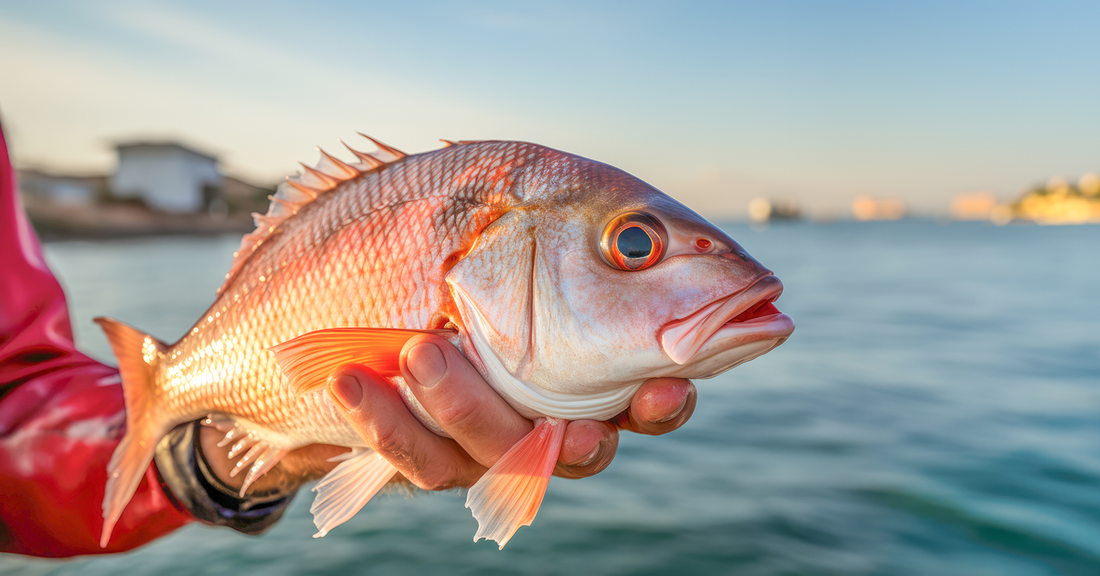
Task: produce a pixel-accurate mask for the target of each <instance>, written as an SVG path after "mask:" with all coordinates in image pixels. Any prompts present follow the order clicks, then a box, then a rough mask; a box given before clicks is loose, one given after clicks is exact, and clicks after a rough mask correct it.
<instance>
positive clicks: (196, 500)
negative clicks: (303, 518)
mask: <svg viewBox="0 0 1100 576" xmlns="http://www.w3.org/2000/svg"><path fill="white" fill-rule="evenodd" d="M201 429H202V424H200V423H199V422H188V423H186V424H180V425H179V426H176V427H175V428H174V429H172V431H171V432H169V433H168V434H167V435H165V437H164V438H162V439H161V441H160V442H159V443H158V444H157V449H156V456H155V461H156V465H157V473H158V475H159V477H160V482H161V486H162V487H163V488H164V492H165V494H167V495H168V498H169V499H170V500H172V502H173V504H175V505H176V506H177V507H178V508H181V509H183V510H186V511H188V512H190V513H191V515H192V516H194V517H195V519H196V520H198V521H200V522H203V523H206V524H212V525H215V526H228V527H229V528H232V529H234V530H236V531H238V532H242V533H244V534H260V533H262V532H263V531H264V530H267V529H268V528H269V527H271V525H272V524H274V523H275V522H277V521H278V520H279V518H281V517H282V516H283V511H284V510H286V507H287V504H289V503H290V500H291V499H292V498H293V497H294V493H293V492H292V493H290V494H283V493H271V494H249V495H247V496H245V497H243V498H242V497H240V496H238V494H237V492H236V491H234V490H233V489H232V488H230V487H229V486H226V485H225V484H224V483H223V482H222V481H221V480H219V479H218V478H217V477H216V476H214V474H213V473H211V472H210V469H209V466H208V465H207V463H206V459H205V458H204V456H203V454H202V450H201V449H200V447H199V431H200V430H201Z"/></svg>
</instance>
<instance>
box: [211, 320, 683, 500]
mask: <svg viewBox="0 0 1100 576" xmlns="http://www.w3.org/2000/svg"><path fill="white" fill-rule="evenodd" d="M401 371H402V374H403V375H404V377H405V381H406V382H407V383H408V385H409V387H410V388H411V390H412V392H413V394H414V395H415V396H416V397H417V399H418V400H419V401H420V403H421V405H423V406H424V408H425V409H426V410H427V411H428V413H429V414H430V415H431V416H432V418H433V419H434V420H435V421H436V422H438V423H439V425H440V426H441V427H442V428H443V429H444V430H445V431H446V432H447V433H448V434H449V435H450V436H451V438H453V440H452V439H449V438H444V437H442V436H438V435H436V434H435V433H434V432H432V431H430V430H428V429H427V428H425V427H424V425H423V424H421V423H420V421H419V420H418V419H417V418H416V417H415V416H414V415H413V414H412V413H411V412H410V411H409V409H408V407H406V406H405V402H404V400H402V399H401V396H400V394H399V393H398V392H397V391H396V390H394V388H393V386H391V385H390V383H389V382H387V381H386V380H384V379H383V378H381V377H380V376H378V375H377V374H376V373H375V372H374V371H373V370H371V369H370V368H367V367H364V366H355V365H353V366H345V367H343V368H341V369H340V370H338V371H337V372H336V373H334V374H333V376H332V378H331V379H330V381H329V388H328V393H329V394H330V396H331V397H332V398H333V399H334V400H336V401H337V402H336V404H337V406H338V407H343V408H344V416H345V417H346V418H347V419H348V422H349V423H351V425H352V426H354V427H355V429H356V431H358V432H359V434H360V435H361V436H362V437H363V438H364V439H365V440H366V441H367V443H368V444H369V445H370V446H371V447H372V448H373V449H375V450H377V451H378V452H379V453H380V454H382V456H383V457H385V458H386V459H387V460H388V461H389V462H390V463H391V464H393V465H394V466H395V467H396V468H397V469H398V471H400V472H401V474H402V475H403V476H404V477H405V478H406V479H407V480H408V481H409V482H411V483H413V484H414V485H416V486H418V487H420V488H423V489H425V490H442V489H447V488H453V487H457V486H463V487H469V486H472V485H473V484H474V483H475V482H477V480H478V479H479V478H481V476H482V474H484V473H485V471H486V470H488V468H489V467H490V466H492V465H493V464H494V463H496V461H497V460H498V459H500V457H501V456H503V455H504V453H505V452H507V451H508V449H509V448H511V447H512V446H513V445H514V444H515V443H516V442H518V441H519V440H520V439H522V438H523V437H524V436H526V435H527V433H528V432H530V431H531V429H532V428H533V426H534V424H533V423H532V422H531V421H530V420H527V419H526V418H524V417H523V416H521V415H520V414H519V413H518V412H516V411H515V410H514V409H513V408H512V407H511V406H510V405H509V404H508V403H507V402H505V401H504V399H503V398H501V397H500V395H498V394H497V393H496V392H495V391H494V390H493V389H492V388H491V387H490V386H489V384H488V383H486V382H485V380H484V379H482V377H481V375H480V374H479V373H478V372H477V370H476V369H475V368H474V367H473V366H472V365H471V364H470V362H469V361H468V360H467V359H466V358H465V357H464V356H463V355H462V354H461V353H460V352H459V351H458V349H456V348H455V347H454V346H452V345H451V344H450V343H449V342H447V341H445V340H443V339H441V338H438V337H436V336H430V335H424V336H417V337H415V338H413V339H412V340H410V341H409V342H408V343H407V344H406V345H405V347H404V349H403V350H402V353H401ZM695 400H696V392H695V386H694V385H692V383H691V382H689V381H687V380H682V379H678V378H658V379H654V380H650V381H648V382H646V383H645V384H643V385H642V387H641V388H640V389H639V390H638V392H637V393H636V394H635V395H634V398H633V400H632V401H631V404H630V408H628V409H627V410H625V411H623V413H622V414H620V415H619V416H617V417H616V418H614V419H612V420H611V421H608V422H597V421H594V420H575V421H572V422H570V423H569V425H568V426H567V427H566V431H565V437H564V439H563V441H562V449H561V453H560V454H559V456H558V465H557V467H556V469H555V471H554V474H555V475H557V476H561V477H563V478H584V477H587V476H592V475H593V474H597V473H599V472H601V471H602V470H604V469H605V468H607V466H608V465H609V464H610V463H611V460H612V459H613V458H614V457H615V451H616V449H617V447H618V445H619V430H620V429H623V430H630V431H632V432H636V433H639V434H651V435H657V434H665V433H668V432H671V431H673V430H676V429H677V428H679V427H680V426H682V425H683V424H684V422H687V420H688V418H690V417H691V414H692V412H694V410H695ZM222 436H223V434H222V433H221V432H218V431H217V430H215V429H214V428H204V429H203V431H202V433H201V436H200V442H201V446H202V450H203V453H204V454H205V455H206V460H207V463H208V464H209V468H210V470H211V472H213V473H214V474H215V475H216V476H218V478H219V479H220V480H221V481H222V482H224V483H225V484H226V485H228V486H230V487H231V488H234V489H239V488H240V486H241V483H242V482H243V479H244V474H238V475H236V476H235V477H231V476H230V475H229V474H230V471H231V470H232V469H233V462H232V461H231V460H229V459H228V458H227V457H226V454H227V453H228V451H229V447H228V446H226V447H222V448H219V447H218V446H217V443H218V442H219V441H220V440H221V438H222ZM346 451H347V449H346V448H343V447H337V446H328V445H320V444H315V445H311V446H307V447H304V448H300V449H298V450H295V451H292V452H290V453H289V454H287V455H286V456H284V457H283V459H282V460H281V461H280V463H279V465H278V466H276V467H275V468H273V469H272V470H271V471H269V472H268V473H267V474H265V475H264V476H262V477H260V478H259V479H258V480H257V481H256V483H254V484H253V485H252V487H250V488H249V492H252V493H262V492H269V491H278V490H282V491H287V492H289V491H290V490H292V489H294V488H296V487H297V486H298V485H300V484H301V483H303V482H306V481H309V480H313V479H316V478H320V477H321V476H323V475H324V474H325V473H327V472H328V471H329V470H331V469H332V468H334V467H335V466H336V464H335V463H331V462H328V458H330V457H332V456H335V455H338V454H340V453H342V452H346Z"/></svg>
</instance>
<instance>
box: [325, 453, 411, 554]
mask: <svg viewBox="0 0 1100 576" xmlns="http://www.w3.org/2000/svg"><path fill="white" fill-rule="evenodd" d="M396 473H397V468H394V467H393V465H392V464H390V463H389V462H387V461H386V459H385V458H382V456H380V455H379V454H378V453H377V452H375V451H374V450H371V449H369V448H355V449H354V450H353V453H352V454H351V456H350V457H348V458H347V459H345V460H344V461H343V462H340V465H339V466H337V467H336V468H333V469H332V470H331V471H330V472H329V473H328V474H326V475H325V477H324V478H322V479H321V481H320V482H318V483H317V486H315V487H314V488H313V491H314V492H316V493H317V498H316V499H315V500H314V501H313V506H310V508H309V511H310V512H311V513H312V514H313V524H314V525H316V526H317V530H318V532H317V533H316V534H314V535H313V537H314V538H322V537H324V536H325V535H326V534H328V532H329V530H332V529H333V528H335V527H337V526H339V525H341V524H343V523H344V522H347V521H348V520H349V519H350V518H351V517H352V516H355V513H356V512H359V510H360V509H361V508H363V506H365V505H366V503H367V502H368V501H369V500H370V499H371V498H372V497H374V495H375V494H377V493H378V491H379V490H381V489H382V487H383V486H385V485H386V483H387V482H389V481H390V478H393V475H394V474H396Z"/></svg>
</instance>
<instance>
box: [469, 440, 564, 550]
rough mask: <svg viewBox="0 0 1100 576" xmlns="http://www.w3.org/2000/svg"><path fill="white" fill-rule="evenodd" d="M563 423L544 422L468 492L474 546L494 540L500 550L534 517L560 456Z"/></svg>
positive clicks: (505, 455)
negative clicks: (487, 540)
mask: <svg viewBox="0 0 1100 576" xmlns="http://www.w3.org/2000/svg"><path fill="white" fill-rule="evenodd" d="M565 424H566V421H565V420H559V419H557V418H546V419H545V420H542V421H541V422H539V424H538V425H537V426H535V429H534V430H532V431H531V432H530V433H528V434H527V435H526V436H524V437H523V439H522V440H520V441H519V442H517V443H516V445H515V446H512V448H511V449H510V450H508V452H507V453H506V454H504V456H502V457H501V459H500V460H498V461H497V463H496V464H494V465H493V467H492V468H490V469H489V471H488V472H486V473H485V475H484V476H482V477H481V479H480V480H478V481H477V484H474V485H473V487H472V488H470V492H469V494H467V496H466V507H467V508H469V509H470V511H471V512H472V513H473V515H474V518H475V519H476V520H477V524H478V528H477V533H476V534H474V542H477V541H478V540H480V539H482V538H488V539H489V540H495V541H496V542H497V543H498V544H499V545H500V548H501V549H504V545H505V544H507V543H508V540H510V539H511V538H512V535H513V534H515V533H516V530H519V529H520V527H521V526H530V525H531V521H533V520H534V519H535V515H536V514H538V511H539V506H540V505H541V504H542V497H543V495H544V494H545V493H546V485H547V483H549V481H550V475H551V474H553V473H554V466H555V465H556V464H557V462H558V453H559V452H561V442H562V438H563V437H564V436H565Z"/></svg>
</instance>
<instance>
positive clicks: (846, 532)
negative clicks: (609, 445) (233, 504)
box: [0, 221, 1100, 576]
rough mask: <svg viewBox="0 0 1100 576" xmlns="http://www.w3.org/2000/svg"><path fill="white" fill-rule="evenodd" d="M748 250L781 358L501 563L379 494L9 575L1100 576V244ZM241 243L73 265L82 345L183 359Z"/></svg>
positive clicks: (166, 247)
mask: <svg viewBox="0 0 1100 576" xmlns="http://www.w3.org/2000/svg"><path fill="white" fill-rule="evenodd" d="M728 230H729V232H730V233H731V234H732V235H733V236H734V237H735V238H736V239H738V240H739V241H740V242H741V243H742V244H743V245H744V246H745V247H746V248H747V249H748V250H749V251H750V252H751V253H752V254H753V255H754V256H756V257H757V258H758V259H759V260H760V261H762V262H763V263H764V264H765V265H768V266H769V267H771V268H772V269H773V270H775V271H776V273H777V274H778V275H779V277H780V278H782V279H783V281H784V283H785V284H786V286H787V290H786V293H785V294H784V295H783V297H782V298H781V299H780V301H779V307H780V308H781V309H782V310H783V311H785V312H788V313H789V314H791V316H793V317H794V318H795V321H796V323H797V324H798V329H797V330H796V332H795V334H794V336H793V337H792V338H791V340H790V341H789V342H787V343H786V344H785V345H783V346H782V347H780V348H779V349H777V350H775V351H774V352H772V353H771V354H769V355H767V356H765V357H763V358H760V359H758V360H755V361H753V362H751V363H749V364H746V365H744V366H741V367H739V368H737V369H735V370H733V371H731V372H728V373H726V374H724V375H722V376H719V377H718V378H715V379H713V380H709V381H704V382H699V383H698V385H699V406H698V409H697V410H696V413H695V416H694V417H693V418H692V420H691V421H690V422H689V423H688V424H687V425H686V426H685V427H684V428H683V429H681V430H679V431H677V432H675V433H673V434H670V435H668V436H664V437H659V438H651V437H640V436H634V435H624V438H623V441H622V444H621V446H620V450H619V454H618V456H617V458H616V459H615V462H614V463H613V464H612V466H611V467H610V468H609V469H608V470H607V471H605V472H604V473H602V474H600V475H598V476H596V477H593V478H588V479H585V480H579V481H568V480H561V479H557V478H555V479H554V480H553V481H551V484H550V487H549V491H548V494H547V498H546V500H545V502H544V503H543V507H542V510H541V511H540V512H539V516H538V518H537V519H536V521H535V523H534V525H533V526H531V527H528V528H523V529H521V530H520V531H519V532H518V533H517V535H516V537H515V538H514V539H513V540H512V541H511V542H510V543H509V544H508V547H507V548H506V549H505V550H504V551H497V549H496V546H495V545H493V544H490V543H486V542H484V541H483V542H480V543H478V544H474V543H473V542H471V538H472V536H473V533H474V531H475V528H476V522H475V521H474V520H473V519H472V518H471V517H470V515H469V512H468V511H467V510H465V509H464V508H463V502H464V497H463V495H462V494H459V493H443V494H425V495H422V496H419V497H416V498H411V499H410V498H406V497H404V496H402V495H397V494H395V495H389V496H383V497H380V498H378V499H376V500H375V501H373V502H371V503H370V504H368V506H367V507H366V508H365V509H364V510H363V511H362V512H361V513H360V514H359V515H358V516H356V517H355V518H354V519H352V520H351V521H350V522H348V523H347V524H346V525H344V526H341V527H340V528H338V529H336V530H334V531H333V532H332V533H331V534H330V535H329V536H328V537H326V538H323V539H320V540H313V539H312V538H310V536H311V535H312V534H313V525H312V523H311V522H310V519H309V514H308V507H309V502H310V500H311V497H310V496H311V495H310V494H308V493H306V492H303V493H302V494H300V495H299V498H298V499H297V501H296V502H295V503H294V505H293V506H292V508H291V510H290V511H289V512H288V514H287V515H286V517H285V518H284V519H283V521H282V522H281V523H280V524H279V525H278V526H277V527H276V528H274V529H273V530H271V531H270V532H269V533H268V534H266V535H264V536H262V537H259V538H249V537H245V536H240V535H238V534H236V533H233V532H230V531H228V530H224V529H221V530H219V529H213V528H208V527H205V526H190V527H188V528H185V529H183V530H180V531H179V532H177V533H175V534H173V535H171V536H169V537H167V538H164V539H162V540H161V541H159V542H157V543H155V544H153V545H151V546H148V547H146V548H144V549H141V550H138V551H136V552H133V553H130V554H124V555H118V556H114V557H105V558H91V559H79V560H75V561H67V562H56V561H39V560H30V561H28V560H21V559H15V558H11V557H9V558H3V559H0V572H13V573H16V574H42V573H56V574H72V575H79V576H90V575H95V574H113V573H119V572H123V571H125V572H132V573H149V574H154V573H155V574H200V573H201V574H239V573H242V572H255V573H262V574H270V575H278V574H342V573H364V572H371V573H379V574H391V573H392V574H426V573H438V574H467V573H468V574H475V573H476V574H484V573H489V574H497V573H499V574H511V573H532V574H545V573H563V572H569V573H584V574H645V573H652V574H667V573H674V574H675V573H719V574H745V575H772V574H814V575H819V574H890V575H895V574H900V575H906V574H998V575H1000V574H1005V575H1033V574H1034V575H1038V574H1098V573H1100V418H1098V417H1097V415H1098V411H1100V227H1098V226H1091V227H1065V228H1047V227H1022V226H1020V227H1017V226H1010V227H1004V228H996V227H992V226H988V225H982V224H950V225H941V224H937V223H934V222H929V221H903V222H898V223H882V224H877V223H876V224H831V225H821V224H809V223H804V224H791V225H780V226H772V227H770V228H767V229H764V230H759V231H754V230H752V229H750V228H748V227H744V226H730V227H729V228H728ZM236 243H237V240H235V239H231V238H224V239H155V240H140V241H125V242H103V243H81V242H68V243H56V244H51V245H49V246H48V247H47V253H48V256H49V260H50V262H51V264H52V265H53V267H54V269H55V270H56V271H57V272H58V273H59V274H60V276H61V278H62V279H63V282H64V283H65V284H66V286H67V289H68V291H69V294H70V295H71V299H72V302H73V305H74V318H75V322H76V323H77V332H78V340H79V342H80V344H81V345H82V346H83V347H84V348H85V349H87V350H88V351H90V352H91V353H93V354H94V355H97V356H98V357H101V358H106V357H108V348H107V344H106V341H105V340H104V339H103V338H102V336H100V335H99V333H98V331H97V328H96V327H95V326H94V325H92V324H91V322H90V318H91V317H92V316H94V315H99V314H109V315H112V316H115V317H118V318H120V319H123V320H125V321H128V322H130V323H133V324H135V325H137V326H140V327H143V328H146V329H148V330H150V331H151V332H152V333H153V334H155V335H158V336H160V337H162V338H164V339H166V340H169V341H172V340H174V339H175V338H176V337H178V336H179V335H180V334H182V333H183V332H184V331H185V330H186V329H187V328H188V326H189V325H190V323H191V322H192V321H193V320H194V319H195V318H196V317H198V315H199V314H200V313H201V312H202V311H203V310H204V309H205V307H206V305H207V304H209V302H210V301H211V300H212V298H213V294H214V290H215V289H216V287H217V286H218V284H219V282H220V279H221V277H222V275H223V274H224V272H225V270H226V268H227V266H228V258H229V254H230V253H232V251H233V250H234V248H235V245H236Z"/></svg>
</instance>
